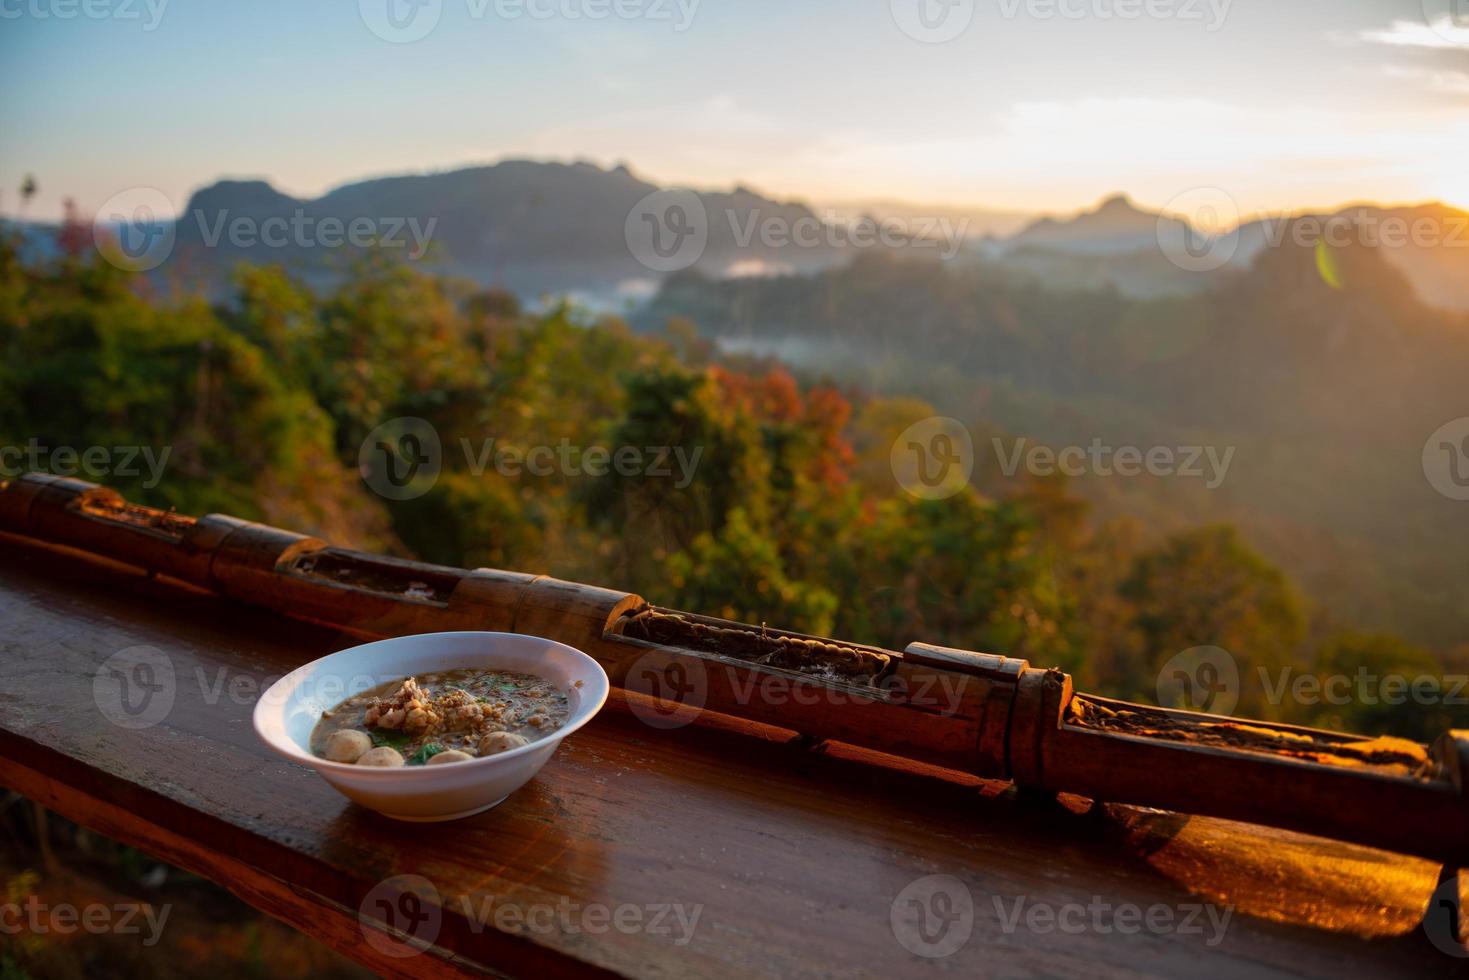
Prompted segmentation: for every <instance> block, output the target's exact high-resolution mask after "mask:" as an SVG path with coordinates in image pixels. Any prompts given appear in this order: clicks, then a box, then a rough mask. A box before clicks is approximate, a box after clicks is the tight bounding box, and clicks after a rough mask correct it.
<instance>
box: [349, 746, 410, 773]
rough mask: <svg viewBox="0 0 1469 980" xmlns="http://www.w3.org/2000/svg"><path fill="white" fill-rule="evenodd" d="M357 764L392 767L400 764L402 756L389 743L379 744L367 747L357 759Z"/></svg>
mask: <svg viewBox="0 0 1469 980" xmlns="http://www.w3.org/2000/svg"><path fill="white" fill-rule="evenodd" d="M357 764H358V765H359V766H387V767H389V768H392V767H393V766H401V765H402V764H403V756H402V755H400V754H399V753H398V750H397V749H395V748H393V747H392V746H391V745H379V746H378V747H377V748H375V749H368V750H367V751H366V752H364V753H362V756H361V758H359V759H358V760H357Z"/></svg>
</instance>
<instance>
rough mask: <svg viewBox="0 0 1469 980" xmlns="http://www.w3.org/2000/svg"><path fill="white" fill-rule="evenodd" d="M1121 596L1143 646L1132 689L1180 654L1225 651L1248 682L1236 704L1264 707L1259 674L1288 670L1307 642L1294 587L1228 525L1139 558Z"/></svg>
mask: <svg viewBox="0 0 1469 980" xmlns="http://www.w3.org/2000/svg"><path fill="white" fill-rule="evenodd" d="M1122 594H1123V596H1124V597H1125V598H1126V599H1128V600H1129V601H1130V602H1131V603H1132V605H1133V607H1134V610H1135V612H1134V614H1133V619H1134V622H1135V623H1136V625H1137V628H1138V630H1139V631H1140V632H1141V634H1142V637H1143V643H1144V646H1143V654H1144V658H1145V659H1144V665H1143V666H1142V669H1141V670H1140V672H1139V675H1138V676H1136V677H1134V678H1131V679H1130V681H1129V684H1130V685H1133V686H1144V685H1149V684H1151V683H1152V682H1153V679H1154V678H1155V677H1156V674H1157V671H1158V669H1159V668H1160V667H1161V666H1162V665H1163V664H1164V663H1165V662H1166V661H1167V660H1168V659H1169V658H1170V657H1172V656H1174V655H1175V654H1177V653H1180V652H1182V651H1184V650H1187V649H1190V648H1192V647H1196V646H1217V647H1223V648H1224V649H1225V650H1227V651H1229V652H1230V653H1231V654H1232V655H1233V656H1234V657H1235V659H1236V661H1237V662H1238V663H1239V665H1240V670H1241V675H1242V677H1243V678H1244V679H1245V685H1244V687H1243V689H1242V691H1241V703H1243V704H1246V705H1249V706H1252V707H1260V708H1263V707H1264V697H1263V693H1264V692H1263V690H1262V688H1261V686H1260V685H1259V684H1257V683H1255V679H1256V678H1258V669H1259V668H1265V669H1267V670H1270V669H1277V668H1280V667H1284V666H1287V665H1289V664H1291V663H1292V662H1293V661H1294V659H1295V658H1296V656H1297V651H1298V650H1299V648H1300V645H1301V643H1302V642H1303V641H1304V640H1305V632H1306V617H1305V612H1304V609H1303V605H1302V600H1301V598H1300V596H1299V595H1298V594H1297V592H1296V590H1295V588H1294V587H1293V586H1292V585H1291V583H1290V582H1289V580H1287V579H1286V577H1285V575H1284V574H1282V573H1281V571H1280V570H1279V569H1278V568H1276V567H1275V566H1274V565H1271V564H1270V563H1269V562H1268V561H1266V560H1265V559H1264V558H1262V557H1261V556H1260V555H1259V554H1258V553H1257V552H1255V551H1254V550H1253V549H1251V548H1250V547H1249V546H1248V545H1247V544H1245V542H1244V541H1243V539H1242V538H1241V537H1240V535H1239V532H1238V531H1237V530H1236V529H1235V528H1233V527H1230V526H1228V525H1214V526H1210V527H1203V528H1198V529H1196V530H1191V531H1185V532H1182V533H1179V534H1175V535H1172V536H1170V537H1169V538H1168V539H1167V540H1165V541H1164V542H1163V543H1162V544H1161V545H1159V546H1158V547H1157V548H1154V549H1152V550H1150V551H1147V552H1145V553H1143V554H1141V555H1139V556H1138V558H1137V561H1136V562H1135V564H1134V565H1133V568H1132V573H1131V574H1130V575H1129V576H1128V578H1127V580H1126V581H1125V582H1124V583H1123V585H1122Z"/></svg>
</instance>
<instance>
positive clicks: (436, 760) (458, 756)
mask: <svg viewBox="0 0 1469 980" xmlns="http://www.w3.org/2000/svg"><path fill="white" fill-rule="evenodd" d="M473 758H474V756H472V755H470V754H469V753H468V752H461V751H459V750H458V749H449V750H448V751H446V752H440V753H439V754H437V755H434V756H430V757H429V760H428V763H427V764H428V765H430V766H437V765H441V764H442V763H445V762H468V761H469V760H470V759H473Z"/></svg>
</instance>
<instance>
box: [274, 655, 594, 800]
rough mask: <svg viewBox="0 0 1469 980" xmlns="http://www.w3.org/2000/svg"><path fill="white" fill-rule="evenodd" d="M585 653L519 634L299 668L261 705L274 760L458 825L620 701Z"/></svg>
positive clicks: (349, 791) (344, 789) (350, 791)
mask: <svg viewBox="0 0 1469 980" xmlns="http://www.w3.org/2000/svg"><path fill="white" fill-rule="evenodd" d="M608 688H609V684H608V680H607V674H606V672H605V671H603V670H602V667H601V665H600V664H598V663H597V662H596V661H595V660H593V659H592V658H591V657H589V656H587V655H586V654H584V653H582V652H581V651H580V650H576V649H573V648H572V647H569V646H566V645H565V644H562V643H557V642H555V641H553V640H547V639H543V638H541V637H535V636H526V635H523V634H519V633H475V632H466V633H425V634H421V635H418V636H404V637H395V638H393V639H388V640H379V641H377V642H375V643H367V644H364V645H362V646H357V647H352V648H350V649H347V650H341V651H339V652H337V653H333V654H330V655H329V656H326V657H322V658H321V659H320V660H315V661H313V662H311V663H309V664H307V665H305V666H304V667H300V668H297V669H296V670H294V671H292V672H291V673H289V674H287V675H286V676H285V677H282V678H281V679H280V680H279V681H277V682H276V683H275V684H273V685H271V687H270V688H268V689H267V690H266V691H265V692H264V694H262V695H261V698H260V701H259V703H258V704H257V705H256V706H255V718H254V720H255V731H256V733H257V734H258V735H259V736H260V738H261V739H262V740H263V741H264V742H265V744H266V745H268V746H269V747H270V748H271V749H272V750H274V751H275V752H277V753H279V754H280V755H282V756H284V757H285V758H287V759H290V760H291V761H292V762H297V763H300V764H301V765H304V766H308V767H310V768H312V769H315V770H316V771H317V772H318V773H319V774H320V775H321V777H322V778H323V779H325V780H326V781H327V782H328V783H329V784H331V786H333V787H334V788H335V789H337V790H338V791H339V792H341V793H342V794H343V795H344V796H346V797H348V798H349V799H351V800H353V801H354V802H356V803H359V804H361V805H362V806H365V807H368V808H369V809H372V810H376V811H378V812H379V813H382V814H384V815H386V816H389V817H393V818H394V819H398V820H414V821H436V820H453V819H456V818H459V817H467V816H470V815H471V814H475V813H479V812H481V811H483V810H488V809H489V808H490V807H493V806H495V805H496V804H497V803H500V802H501V801H502V800H504V799H505V797H506V796H508V795H510V794H511V793H513V792H514V791H515V790H517V789H519V788H520V787H521V786H523V785H525V783H526V782H528V781H529V780H530V779H531V778H532V777H533V776H535V774H536V773H537V772H538V771H539V770H540V768H541V767H542V766H543V765H545V764H546V762H547V761H548V760H549V759H550V758H551V756H552V755H553V754H554V753H555V751H556V749H557V748H558V747H559V746H560V744H561V740H562V739H564V738H565V737H566V736H568V735H570V734H571V733H573V732H575V731H576V730H577V729H578V728H580V727H581V726H582V725H585V724H586V723H587V722H588V721H590V720H591V718H592V716H593V715H595V714H596V713H597V712H598V711H599V710H600V709H601V707H602V705H603V704H604V703H606V700H607V693H608Z"/></svg>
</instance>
